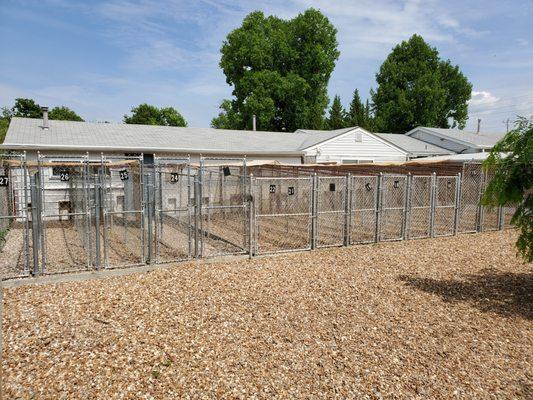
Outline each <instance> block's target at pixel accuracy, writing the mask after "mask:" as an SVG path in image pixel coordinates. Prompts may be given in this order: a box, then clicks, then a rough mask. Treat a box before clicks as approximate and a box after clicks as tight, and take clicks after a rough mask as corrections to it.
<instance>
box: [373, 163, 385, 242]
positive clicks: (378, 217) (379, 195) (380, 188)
mask: <svg viewBox="0 0 533 400" xmlns="http://www.w3.org/2000/svg"><path fill="white" fill-rule="evenodd" d="M382 203H383V172H380V173H379V176H378V187H377V196H376V226H375V230H374V242H376V243H377V242H379V241H380V239H381V208H382V206H383V204H382Z"/></svg>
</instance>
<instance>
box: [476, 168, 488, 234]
mask: <svg viewBox="0 0 533 400" xmlns="http://www.w3.org/2000/svg"><path fill="white" fill-rule="evenodd" d="M480 175H481V178H480V184H479V193H478V196H477V202H478V205H477V231H478V232H483V219H484V218H485V208H484V207H483V205H481V197H482V196H483V192H484V191H485V178H486V176H485V171H483V168H481V170H480Z"/></svg>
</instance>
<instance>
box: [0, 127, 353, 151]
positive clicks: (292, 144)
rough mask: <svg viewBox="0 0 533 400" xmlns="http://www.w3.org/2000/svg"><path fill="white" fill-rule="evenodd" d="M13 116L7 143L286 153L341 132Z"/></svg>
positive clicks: (24, 146) (100, 148)
mask: <svg viewBox="0 0 533 400" xmlns="http://www.w3.org/2000/svg"><path fill="white" fill-rule="evenodd" d="M49 125H50V127H49V129H43V128H42V120H41V119H31V118H12V120H11V123H10V125H9V129H8V132H7V135H6V137H5V140H4V144H3V146H2V147H3V148H12V149H14V148H18V149H55V150H59V149H68V150H77V149H79V150H80V151H82V150H83V151H88V150H93V151H94V150H98V151H105V150H113V149H117V150H124V151H128V150H130V151H132V152H133V151H137V152H140V151H175V152H190V153H204V154H209V153H240V154H287V153H294V154H296V153H298V154H299V153H301V152H302V151H303V150H304V149H305V148H307V147H310V146H313V145H315V144H317V143H320V142H323V141H325V140H328V139H331V138H333V137H335V136H338V135H340V134H342V133H343V132H339V131H316V132H313V134H312V135H311V134H310V132H300V131H297V132H294V133H293V132H290V133H289V132H287V133H284V132H265V131H239V130H227V129H213V128H189V127H185V128H182V127H170V126H155V125H127V124H120V123H97V122H75V121H56V120H51V121H49Z"/></svg>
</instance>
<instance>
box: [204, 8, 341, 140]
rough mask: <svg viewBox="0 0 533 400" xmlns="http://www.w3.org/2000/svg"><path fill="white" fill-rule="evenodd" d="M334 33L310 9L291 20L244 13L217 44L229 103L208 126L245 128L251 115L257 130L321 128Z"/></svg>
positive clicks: (334, 56)
mask: <svg viewBox="0 0 533 400" xmlns="http://www.w3.org/2000/svg"><path fill="white" fill-rule="evenodd" d="M336 33H337V31H336V29H335V28H334V27H333V25H331V23H330V22H329V20H328V19H327V18H326V17H325V16H324V15H323V14H322V13H320V12H319V11H317V10H314V9H309V10H307V11H305V12H304V13H303V14H299V15H298V16H296V17H295V18H294V19H291V20H283V19H280V18H277V17H274V16H269V17H265V16H264V14H263V13H262V12H260V11H256V12H252V13H250V14H249V15H248V16H247V17H246V18H245V19H244V20H243V23H242V26H241V27H239V28H237V29H235V30H234V31H232V32H231V33H230V34H229V35H228V36H227V38H226V41H224V43H223V45H222V48H221V53H222V57H221V60H220V67H221V68H222V70H223V71H224V74H225V75H226V82H227V83H228V84H229V85H231V86H233V96H234V98H233V100H231V101H229V100H224V101H223V102H222V104H221V107H220V109H221V113H220V114H219V115H218V116H217V117H216V118H214V119H213V120H212V122H211V125H212V126H213V127H217V128H228V129H251V127H252V115H256V116H257V125H258V128H259V129H261V130H273V131H284V130H286V131H293V130H295V129H297V128H315V129H320V128H322V125H323V121H324V110H325V108H326V106H327V104H328V97H327V84H328V82H329V78H330V75H331V73H332V72H333V68H334V67H335V61H336V60H337V58H338V57H339V52H338V51H337V39H336Z"/></svg>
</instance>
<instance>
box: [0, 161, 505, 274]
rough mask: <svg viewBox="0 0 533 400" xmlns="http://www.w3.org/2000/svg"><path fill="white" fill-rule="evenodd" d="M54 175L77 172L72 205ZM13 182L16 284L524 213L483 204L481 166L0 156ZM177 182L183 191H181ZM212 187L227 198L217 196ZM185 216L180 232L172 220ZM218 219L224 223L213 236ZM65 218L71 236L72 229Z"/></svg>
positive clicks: (7, 216) (452, 231) (489, 222)
mask: <svg viewBox="0 0 533 400" xmlns="http://www.w3.org/2000/svg"><path fill="white" fill-rule="evenodd" d="M6 160H8V161H9V163H8V162H7V161H6ZM6 165H8V166H7V167H6ZM52 166H54V167H55V166H59V167H62V166H63V167H65V172H68V173H70V174H72V173H74V177H72V176H71V177H70V180H69V179H67V181H69V182H70V183H69V184H63V185H62V186H61V188H62V189H60V190H64V191H65V193H62V196H63V197H65V199H64V200H63V199H62V197H61V196H56V197H54V198H52V197H51V195H50V193H49V192H51V191H52V189H51V187H50V185H51V184H52V183H50V182H51V180H50V178H51V174H52ZM226 168H230V170H229V171H227V170H226ZM2 174H9V176H10V177H11V180H10V184H11V185H12V186H10V187H8V188H7V189H4V191H3V192H0V195H3V196H4V197H5V198H6V199H7V198H8V197H9V200H5V199H4V200H3V197H1V196H0V221H6V220H7V221H16V222H17V223H18V224H19V225H17V229H20V231H19V232H17V234H18V233H20V234H22V235H23V238H22V246H23V248H22V250H21V251H22V252H21V253H20V254H21V255H19V258H20V257H23V262H22V264H20V263H19V264H17V267H16V268H17V270H16V271H11V272H10V273H8V274H7V275H8V276H7V278H13V277H19V276H28V275H39V274H45V273H59V272H73V271H78V270H86V269H100V268H116V267H126V266H130V265H140V264H145V263H149V264H162V263H167V262H174V261H183V260H189V259H192V258H206V257H211V256H218V255H227V254H247V255H249V257H253V256H254V255H259V254H270V253H282V252H291V251H302V250H312V249H316V248H322V247H333V246H348V245H352V244H356V243H372V242H380V241H389V240H405V239H418V238H427V237H437V236H449V235H456V234H458V233H462V232H480V231H484V230H492V229H503V228H506V227H509V226H510V216H511V215H512V211H513V207H510V206H506V207H498V208H496V209H489V208H487V207H484V206H481V205H480V199H481V196H482V194H483V192H484V190H485V188H486V186H487V185H488V183H489V179H490V175H487V174H486V173H485V172H484V171H483V170H482V166H481V165H480V164H472V163H467V164H465V166H464V168H463V173H459V174H458V175H450V176H437V175H436V174H432V175H411V174H407V175H401V174H394V175H388V174H378V175H361V176H353V175H350V174H348V175H346V176H318V175H316V174H314V175H309V176H298V177H291V176H283V177H254V176H253V175H247V167H246V159H244V158H209V157H202V158H200V162H199V164H196V165H195V164H193V163H191V161H190V158H189V157H182V158H172V157H157V156H154V162H153V164H152V163H150V164H146V163H145V162H144V160H143V155H142V154H141V155H137V156H130V157H124V156H105V155H103V154H100V155H99V157H97V158H91V157H90V156H89V154H88V153H87V154H85V155H80V156H63V157H61V156H44V155H41V154H38V156H37V160H36V161H35V162H28V161H27V159H26V156H25V154H18V155H14V154H10V155H3V156H0V175H2ZM123 174H126V175H128V174H129V175H130V176H122V175H123ZM176 174H178V175H179V176H178V178H175V177H174V175H176ZM119 176H120V180H119ZM210 176H211V177H210ZM228 177H229V178H228ZM56 178H57V177H56ZM172 179H179V181H180V182H181V183H180V184H177V185H174V184H173V183H172ZM63 183H65V182H63ZM213 185H215V186H216V188H221V189H220V190H218V189H217V190H218V191H216V190H215V191H214V192H213V191H212V189H213V188H214V187H215V186H213ZM0 189H3V188H0ZM165 191H168V194H165ZM127 192H128V193H129V196H130V197H129V199H126V197H127V195H128V194H127ZM67 196H69V197H67ZM60 197H61V200H62V202H64V203H65V204H63V207H64V210H63V211H61V207H60V205H59V199H60ZM178 197H179V198H180V200H179V203H178V200H176V199H177V198H178ZM54 199H55V200H54ZM170 200H172V201H170ZM50 201H52V203H53V204H52V205H53V207H49V204H48V203H50ZM2 202H3V203H2ZM56 202H57V203H58V204H55V203H56ZM120 204H122V205H121V206H120ZM127 204H128V205H127ZM173 204H174V205H175V206H173ZM6 207H7V208H6ZM6 210H10V211H6ZM51 210H59V212H55V211H54V212H52V211H51ZM176 213H178V222H176V221H174V220H173V219H172V218H173V217H172V216H173V215H175V214H176ZM490 213H492V214H490ZM130 214H131V215H132V217H131V218H130V219H131V221H129V220H128V218H127V217H126V215H130ZM213 216H215V217H216V218H218V219H217V221H216V223H215V224H214V225H212V220H211V219H210V218H213ZM181 217H183V218H181ZM489 217H490V218H489ZM54 218H57V219H58V221H59V223H58V224H57V225H58V227H59V228H60V229H70V230H71V231H68V232H67V233H65V231H64V232H63V236H64V237H65V238H64V242H65V243H63V245H66V246H67V247H68V246H69V245H72V246H75V248H76V249H77V251H78V253H80V254H76V256H77V257H78V258H76V260H77V261H76V262H74V263H73V264H72V265H71V264H65V265H59V268H58V265H57V264H58V258H57V255H53V251H51V248H50V247H54V248H55V247H58V246H61V245H62V243H48V242H47V240H52V236H50V231H49V229H51V228H50V227H52V226H53V224H56V222H53V223H50V222H49V221H51V220H54ZM65 218H66V219H67V220H70V222H68V223H67V224H66V226H67V228H65V226H63V224H62V223H61V220H63V219H65ZM169 218H170V219H169ZM463 219H464V220H465V221H463ZM128 221H129V222H128ZM10 223H12V222H10ZM463 223H464V225H463ZM474 223H475V226H474ZM171 224H174V225H173V226H175V227H177V228H176V229H175V230H174V231H173V230H172V229H170V228H171ZM0 228H2V226H0ZM113 229H116V230H118V231H119V232H121V234H123V235H124V237H123V240H122V236H120V237H119V238H118V239H117V238H116V236H117V233H116V232H114V233H113V232H112V231H113ZM112 235H115V239H113V238H112ZM165 235H166V237H167V239H164V238H163V236H165ZM214 236H216V238H215V239H213V237H214ZM54 237H57V233H56V235H55V236H54ZM119 239H120V240H119ZM54 240H57V239H54ZM69 240H71V241H73V244H72V243H70V242H69ZM121 240H122V241H121ZM165 241H166V242H165ZM170 242H171V244H170V245H169V243H170ZM69 243H70V244H69ZM132 243H133V245H132ZM217 243H218V244H221V243H222V245H221V246H220V247H217V246H218V245H217ZM224 243H226V244H227V243H233V244H234V245H233V247H232V246H229V247H228V246H227V245H224ZM0 246H1V245H0ZM76 246H77V247H76ZM128 246H129V247H128ZM132 246H133V247H132ZM209 246H210V247H211V248H209ZM224 246H226V247H224ZM117 249H118V250H117ZM174 250H175V251H174ZM178 250H179V251H178ZM208 250H209V251H208ZM84 252H85V253H84ZM112 252H114V253H115V254H114V256H113V258H111V257H110V254H111V253H112ZM83 253H84V254H83ZM133 253H134V254H133ZM176 254H177V255H176ZM52 256H53V257H56V258H54V260H52V258H53V257H52ZM121 257H122V258H121ZM82 258H83V261H81V260H82ZM52 261H53V262H52ZM59 261H61V259H60V258H59ZM54 265H55V266H54ZM52 266H54V267H53V268H51V267H52ZM4 275H5V271H4Z"/></svg>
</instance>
